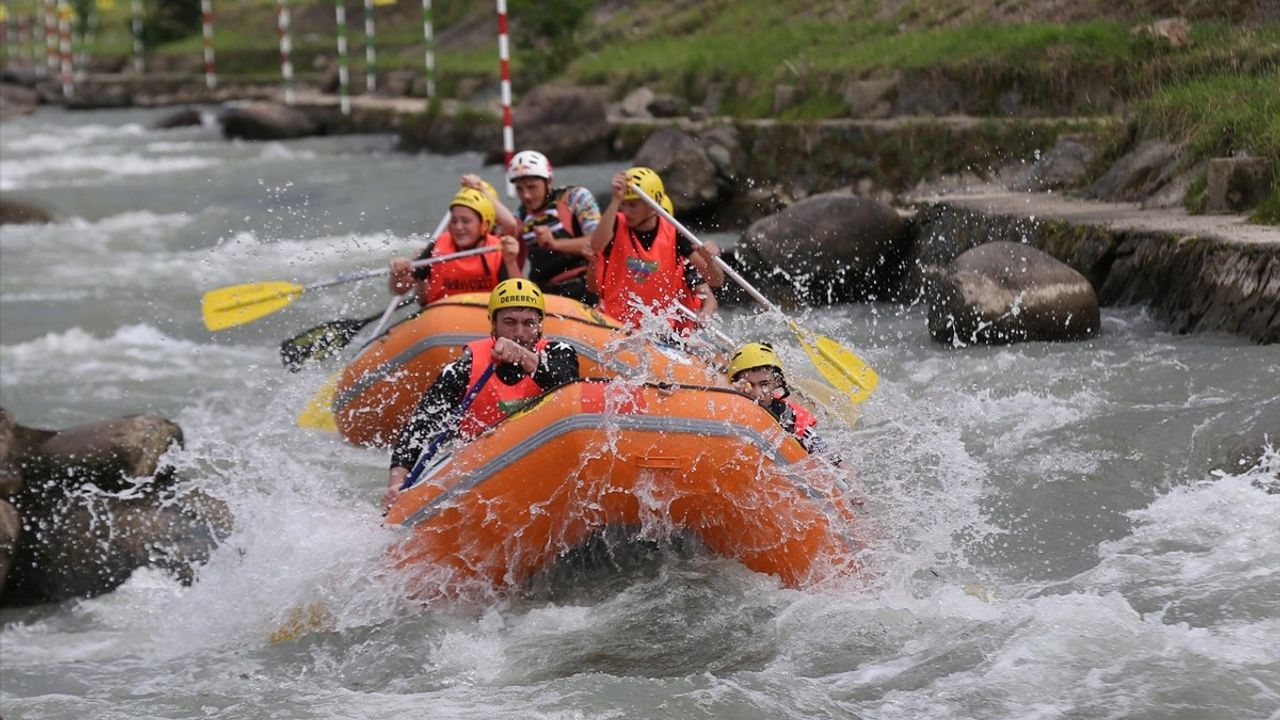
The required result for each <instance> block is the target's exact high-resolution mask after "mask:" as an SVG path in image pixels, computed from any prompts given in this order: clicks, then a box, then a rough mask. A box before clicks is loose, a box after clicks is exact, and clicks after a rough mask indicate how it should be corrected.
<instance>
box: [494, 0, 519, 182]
mask: <svg viewBox="0 0 1280 720" xmlns="http://www.w3.org/2000/svg"><path fill="white" fill-rule="evenodd" d="M497 2H498V64H499V65H500V66H501V68H502V155H503V164H502V166H503V168H504V169H505V168H508V167H510V166H511V156H512V155H515V153H516V136H515V131H514V130H513V129H512V127H511V50H510V43H509V42H508V41H507V0H497ZM515 196H516V187H515V186H514V185H512V184H511V183H510V182H508V183H507V197H515Z"/></svg>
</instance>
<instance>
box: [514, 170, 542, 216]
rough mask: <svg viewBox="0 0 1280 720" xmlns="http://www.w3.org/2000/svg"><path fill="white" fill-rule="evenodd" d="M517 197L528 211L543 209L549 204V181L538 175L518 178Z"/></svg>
mask: <svg viewBox="0 0 1280 720" xmlns="http://www.w3.org/2000/svg"><path fill="white" fill-rule="evenodd" d="M515 185H516V197H518V198H520V205H522V206H523V207H524V209H525V210H526V211H528V212H534V211H537V210H541V209H542V206H543V205H546V204H547V181H546V180H543V179H542V178H538V177H522V178H516V183H515Z"/></svg>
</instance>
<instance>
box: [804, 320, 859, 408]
mask: <svg viewBox="0 0 1280 720" xmlns="http://www.w3.org/2000/svg"><path fill="white" fill-rule="evenodd" d="M791 330H792V331H793V332H794V333H795V334H796V339H797V340H799V341H800V345H801V346H802V347H803V348H804V351H805V352H806V353H807V354H808V355H809V361H810V362H812V363H813V366H814V367H815V368H816V369H817V370H818V372H819V373H821V374H822V377H824V378H826V381H827V382H829V383H831V386H832V387H834V388H835V389H837V390H839V391H840V392H842V393H844V394H845V395H846V396H848V398H849V401H850V402H853V403H860V402H864V401H865V400H866V399H867V398H869V397H871V393H872V392H873V391H874V390H875V389H876V386H877V385H879V384H880V376H879V375H877V374H876V371H875V370H872V369H871V368H870V367H868V366H867V364H866V363H865V362H863V361H862V358H859V357H858V356H857V355H854V354H853V351H852V350H850V349H848V348H846V347H845V346H843V345H841V344H840V343H838V342H836V341H835V340H832V339H831V338H829V337H826V336H825V335H817V334H811V333H809V332H808V331H806V330H805V329H804V328H801V327H800V326H799V325H797V324H795V323H794V322H793V323H791Z"/></svg>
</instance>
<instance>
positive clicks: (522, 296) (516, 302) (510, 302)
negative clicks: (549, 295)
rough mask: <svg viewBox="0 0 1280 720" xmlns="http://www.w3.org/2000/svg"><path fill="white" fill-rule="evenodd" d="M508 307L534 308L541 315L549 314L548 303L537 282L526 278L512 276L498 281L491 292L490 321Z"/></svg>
mask: <svg viewBox="0 0 1280 720" xmlns="http://www.w3.org/2000/svg"><path fill="white" fill-rule="evenodd" d="M508 308H533V309H534V310H537V311H538V314H539V315H546V314H547V303H546V302H545V301H544V300H543V299H542V290H540V289H538V286H537V284H536V283H534V282H533V281H532V280H525V279H524V278H511V279H509V280H503V281H502V282H500V283H498V286H497V287H495V288H494V289H493V292H491V293H489V322H493V316H494V315H495V314H497V312H498V311H499V310H506V309H508Z"/></svg>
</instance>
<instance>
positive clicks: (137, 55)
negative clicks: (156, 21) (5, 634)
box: [129, 0, 146, 75]
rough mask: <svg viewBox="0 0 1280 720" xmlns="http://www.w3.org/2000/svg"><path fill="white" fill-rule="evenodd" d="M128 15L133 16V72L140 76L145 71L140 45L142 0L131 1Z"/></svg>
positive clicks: (141, 46) (142, 48) (142, 51)
mask: <svg viewBox="0 0 1280 720" xmlns="http://www.w3.org/2000/svg"><path fill="white" fill-rule="evenodd" d="M129 14H130V15H132V16H133V20H132V24H133V71H134V72H135V73H137V74H139V75H141V74H142V73H143V72H144V71H145V70H146V61H145V60H144V59H143V53H144V50H145V48H144V47H143V44H142V0H133V2H132V3H131V4H130V13H129Z"/></svg>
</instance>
